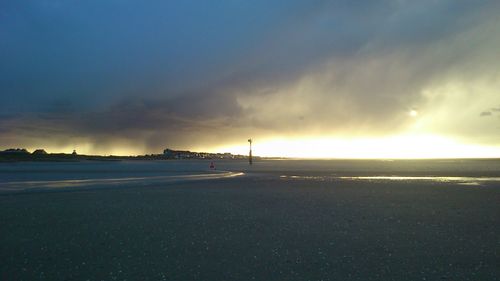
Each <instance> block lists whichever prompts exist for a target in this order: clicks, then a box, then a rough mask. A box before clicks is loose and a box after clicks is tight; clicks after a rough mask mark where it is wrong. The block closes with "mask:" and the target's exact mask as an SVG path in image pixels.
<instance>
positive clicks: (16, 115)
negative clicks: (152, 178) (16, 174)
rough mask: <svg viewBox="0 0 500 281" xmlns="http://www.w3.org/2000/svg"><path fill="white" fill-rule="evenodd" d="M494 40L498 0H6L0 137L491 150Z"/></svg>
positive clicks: (496, 124) (307, 152) (496, 88)
mask: <svg viewBox="0 0 500 281" xmlns="http://www.w3.org/2000/svg"><path fill="white" fill-rule="evenodd" d="M498 50H500V2H499V1H494V0H491V1H483V0H477V1H468V0H422V1H405V0H381V1H371V0H366V1H347V0H345V1H341V0H337V1H320V0H317V1H314V0H311V1H305V0H303V1H294V0H287V1H284V0H283V1H269V0H262V1H260V0H254V1H243V0H226V1H222V0H221V1H203V0H202V1H200V0H197V1H191V0H182V1H131V0H109V1H103V0H85V1H83V0H81V1H76V0H74V1H71V0H69V1H68V0H64V1H63V0H33V1H29V0H26V1H2V2H0V62H1V63H0V95H1V96H0V98H1V102H0V149H6V148H9V147H26V148H28V149H35V148H45V149H46V150H48V151H51V152H56V151H68V152H70V151H71V150H72V149H76V150H77V151H79V152H82V153H99V154H143V153H159V152H161V151H162V150H163V149H164V148H166V147H170V148H174V149H192V150H198V151H200V150H203V151H226V150H228V151H231V152H235V153H236V152H241V153H245V151H246V149H247V147H246V146H247V139H248V138H250V137H252V138H253V139H254V140H255V154H259V149H260V154H262V155H276V156H312V157H320V156H325V157H326V156H328V157H351V156H352V157H363V156H366V157H370V156H373V157H385V156H387V157H394V156H395V157H397V156H398V155H402V156H406V155H408V156H414V154H411V153H410V154H408V151H414V152H415V153H417V152H418V154H419V155H420V156H422V155H423V154H422V153H425V152H426V151H427V152H428V153H429V154H428V155H427V156H433V155H434V156H435V155H436V154H435V152H436V151H443V149H444V148H447V149H448V151H447V153H448V154H446V155H445V154H443V155H442V156H457V157H459V156H492V157H493V156H495V157H500V57H499V52H498ZM388 146H390V148H388ZM415 146H419V147H420V146H421V147H420V148H418V149H417V148H415ZM315 148H316V150H315ZM391 149H392V150H391ZM319 150H320V151H321V153H323V154H319V153H320V152H319ZM370 151H372V152H373V151H379V152H381V153H382V154H370ZM391 151H393V152H394V151H396V152H394V153H391ZM360 153H364V154H360ZM384 153H386V154H384ZM398 153H399V154H398ZM405 153H406V154H405Z"/></svg>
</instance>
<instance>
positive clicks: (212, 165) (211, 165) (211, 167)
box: [210, 162, 215, 170]
mask: <svg viewBox="0 0 500 281" xmlns="http://www.w3.org/2000/svg"><path fill="white" fill-rule="evenodd" d="M210 169H212V170H215V164H214V162H210Z"/></svg>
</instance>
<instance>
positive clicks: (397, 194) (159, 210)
mask: <svg viewBox="0 0 500 281" xmlns="http://www.w3.org/2000/svg"><path fill="white" fill-rule="evenodd" d="M0 224H1V230H0V242H1V244H0V260H1V263H0V279H1V280H453V281H455V280H500V187H498V186H493V185H490V186H482V187H470V186H459V185H453V184H449V183H448V184H446V183H425V182H423V183H418V184H415V183H404V182H396V183H373V182H353V181H339V180H337V181H311V180H290V179H288V180H284V179H279V178H264V177H260V178H259V177H239V178H232V179H221V180H211V181H199V182H188V183H174V184H168V185H164V186H158V187H142V188H126V189H104V190H86V191H76V192H42V193H28V194H16V195H1V196H0Z"/></svg>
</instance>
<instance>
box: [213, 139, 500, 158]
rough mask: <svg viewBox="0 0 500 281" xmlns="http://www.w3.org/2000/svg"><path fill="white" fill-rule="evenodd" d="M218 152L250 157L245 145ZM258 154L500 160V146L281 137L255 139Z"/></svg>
mask: <svg viewBox="0 0 500 281" xmlns="http://www.w3.org/2000/svg"><path fill="white" fill-rule="evenodd" d="M215 150H219V151H227V152H231V153H233V154H248V147H247V146H245V145H237V146H228V147H220V148H216V149H215ZM253 152H254V155H259V156H266V157H292V158H354V159H426V158H496V157H499V158H500V147H494V146H493V147H492V146H480V145H470V144H463V143H459V142H456V141H454V140H451V139H448V138H444V137H440V136H432V135H401V136H394V137H383V138H359V139H348V138H346V139H340V138H324V137H323V138H321V137H320V138H301V139H286V138H277V139H270V140H263V141H259V140H258V139H256V140H255V144H254V147H253Z"/></svg>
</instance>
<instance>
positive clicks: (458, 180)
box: [280, 175, 500, 186]
mask: <svg viewBox="0 0 500 281" xmlns="http://www.w3.org/2000/svg"><path fill="white" fill-rule="evenodd" d="M280 178H281V179H300V180H319V181H324V180H349V181H374V182H375V181H376V182H383V181H399V182H421V181H425V182H440V183H454V184H458V185H474V186H478V185H483V184H485V183H492V182H500V177H444V176H395V175H394V176H348V177H347V176H344V177H339V176H300V175H281V176H280Z"/></svg>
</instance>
